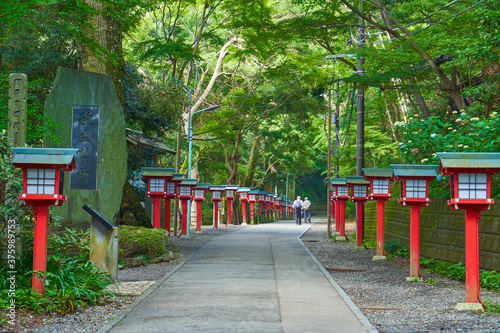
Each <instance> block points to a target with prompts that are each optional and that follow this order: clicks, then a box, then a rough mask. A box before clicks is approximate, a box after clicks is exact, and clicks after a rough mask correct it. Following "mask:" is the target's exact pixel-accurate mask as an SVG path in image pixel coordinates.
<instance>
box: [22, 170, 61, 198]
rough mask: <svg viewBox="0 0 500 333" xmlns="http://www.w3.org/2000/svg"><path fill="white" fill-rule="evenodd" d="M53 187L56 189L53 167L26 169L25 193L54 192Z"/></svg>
mask: <svg viewBox="0 0 500 333" xmlns="http://www.w3.org/2000/svg"><path fill="white" fill-rule="evenodd" d="M55 189H56V170H55V169H27V170H26V193H27V194H55Z"/></svg>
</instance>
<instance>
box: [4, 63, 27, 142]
mask: <svg viewBox="0 0 500 333" xmlns="http://www.w3.org/2000/svg"><path fill="white" fill-rule="evenodd" d="M27 110H28V76H27V75H26V74H21V73H12V74H10V76H9V127H8V132H7V133H8V136H9V138H11V140H12V142H13V145H12V146H13V147H24V144H25V143H26V112H27Z"/></svg>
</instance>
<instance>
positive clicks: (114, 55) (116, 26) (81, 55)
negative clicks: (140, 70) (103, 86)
mask: <svg viewBox="0 0 500 333" xmlns="http://www.w3.org/2000/svg"><path fill="white" fill-rule="evenodd" d="M84 2H85V3H86V4H87V5H89V6H90V7H92V8H93V9H94V10H95V11H96V12H95V13H94V15H93V16H92V17H91V18H90V20H89V21H90V23H91V24H92V25H93V26H94V29H89V28H87V29H86V30H85V31H84V34H85V37H87V38H89V39H91V40H93V41H95V43H97V45H98V47H100V48H103V49H105V50H106V51H107V54H105V55H103V54H99V53H101V52H100V51H98V50H97V48H96V47H95V46H94V47H90V46H89V45H88V44H83V43H79V45H78V67H79V69H80V70H83V71H88V72H94V73H100V74H107V75H110V76H111V77H112V78H113V81H114V83H115V86H116V91H117V93H118V97H119V98H120V102H121V103H122V104H123V74H124V70H125V60H124V59H123V48H122V39H123V31H122V26H121V23H120V21H119V20H118V19H117V18H115V17H111V16H104V15H103V13H104V11H105V9H104V6H103V4H102V3H101V2H99V1H96V0H84Z"/></svg>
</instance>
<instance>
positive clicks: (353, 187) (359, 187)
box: [345, 176, 370, 247]
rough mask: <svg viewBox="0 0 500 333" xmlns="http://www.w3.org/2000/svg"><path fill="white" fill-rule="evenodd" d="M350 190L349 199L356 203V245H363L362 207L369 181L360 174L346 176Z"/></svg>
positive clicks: (366, 198) (365, 199)
mask: <svg viewBox="0 0 500 333" xmlns="http://www.w3.org/2000/svg"><path fill="white" fill-rule="evenodd" d="M345 178H346V180H347V184H348V185H349V189H350V191H351V195H350V197H351V201H353V202H355V203H356V246H357V247H362V246H363V231H364V230H363V211H364V210H363V208H364V205H365V202H366V201H368V186H369V185H370V182H369V181H366V180H365V178H364V177H362V176H346V177H345Z"/></svg>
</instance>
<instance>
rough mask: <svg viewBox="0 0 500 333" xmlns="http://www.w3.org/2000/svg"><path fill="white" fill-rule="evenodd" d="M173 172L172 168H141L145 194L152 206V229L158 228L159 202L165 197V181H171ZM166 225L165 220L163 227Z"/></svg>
mask: <svg viewBox="0 0 500 333" xmlns="http://www.w3.org/2000/svg"><path fill="white" fill-rule="evenodd" d="M174 171H175V169H174V168H155V167H144V168H141V172H142V180H143V181H144V182H145V183H146V194H147V195H148V197H150V198H151V200H152V204H153V223H152V224H153V229H159V228H160V200H161V199H162V198H165V196H166V195H167V181H168V180H170V179H172V177H173V175H174ZM165 209H166V207H165ZM166 223H167V221H166V220H165V225H166Z"/></svg>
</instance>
